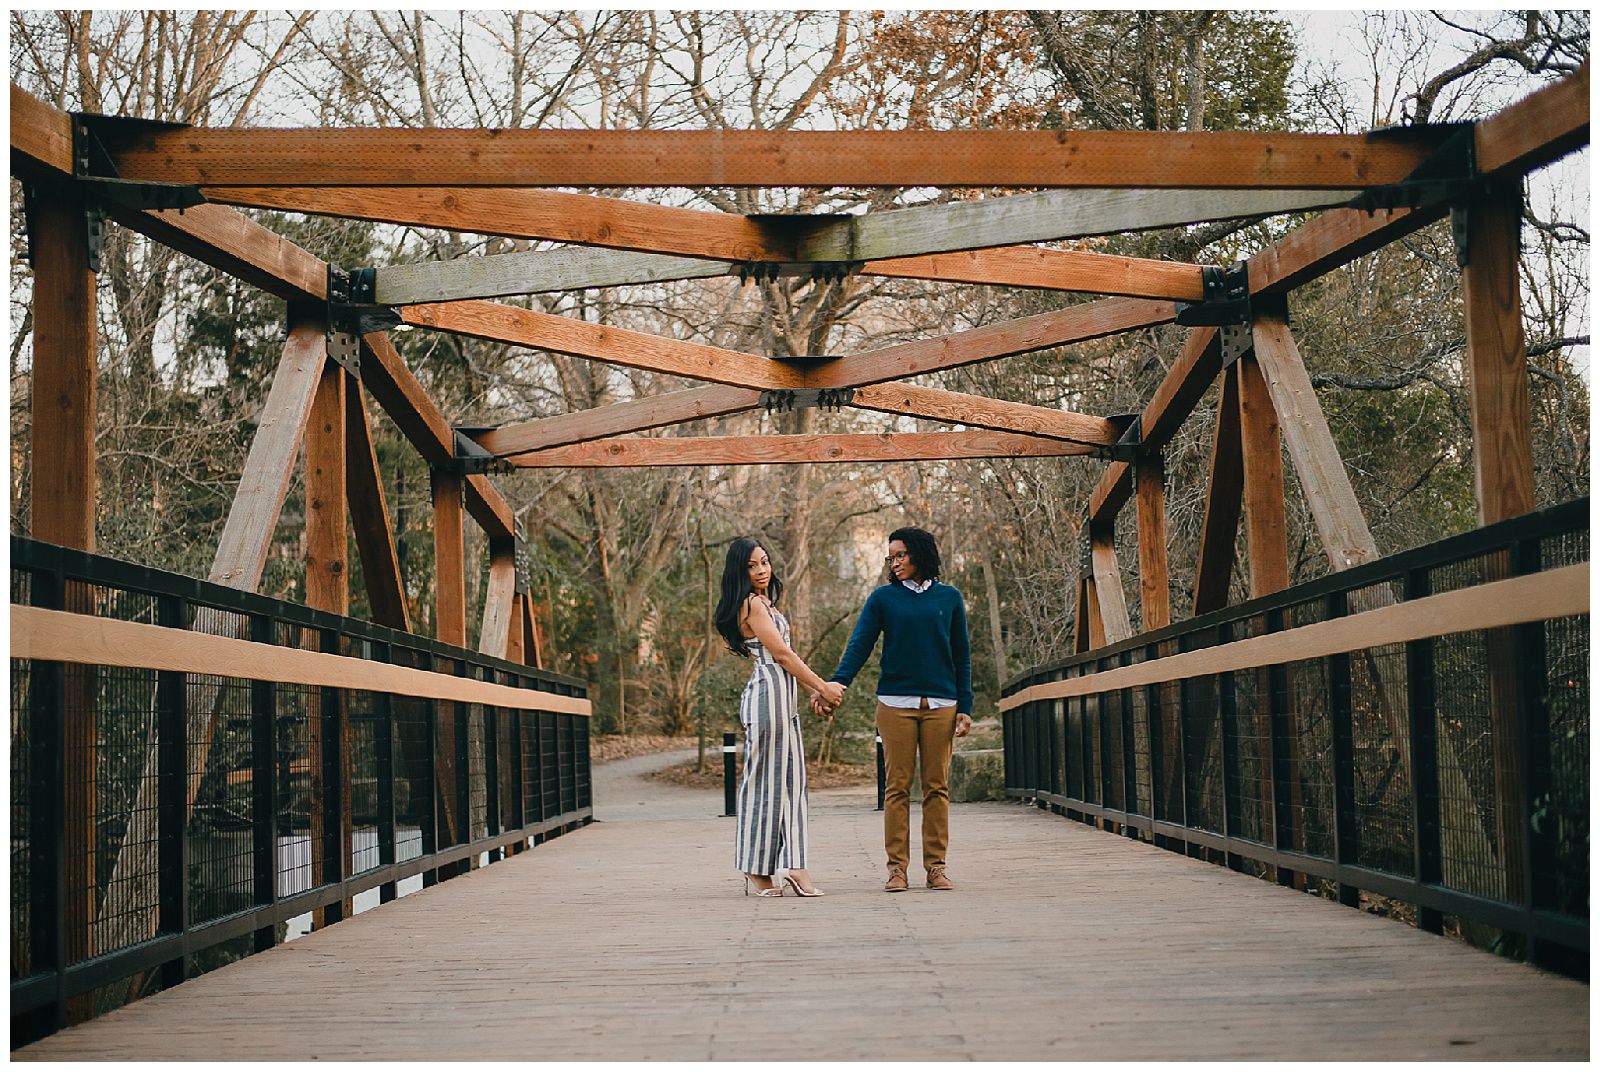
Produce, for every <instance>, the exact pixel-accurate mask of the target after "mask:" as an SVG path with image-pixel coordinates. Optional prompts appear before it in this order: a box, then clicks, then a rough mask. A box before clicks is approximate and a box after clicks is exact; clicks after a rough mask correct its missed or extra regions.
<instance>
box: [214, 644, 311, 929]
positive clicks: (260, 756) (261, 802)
mask: <svg viewBox="0 0 1600 1072" xmlns="http://www.w3.org/2000/svg"><path fill="white" fill-rule="evenodd" d="M249 621H250V626H249V627H250V639H251V640H253V641H255V642H256V643H257V644H273V643H276V638H275V637H274V635H273V634H274V632H275V623H274V622H273V620H272V619H271V618H270V617H268V616H267V615H265V614H252V615H250V619H249ZM187 763H188V756H187V754H185V756H184V770H185V774H184V782H185V785H187V782H188V773H187V770H188V768H187ZM278 764H279V756H278V686H277V683H276V682H273V681H251V682H250V795H251V812H252V814H253V816H254V822H253V824H252V827H251V830H252V832H253V845H252V850H253V853H254V857H255V897H254V898H253V900H254V902H255V904H256V905H257V906H258V907H264V906H267V905H273V904H276V903H277V901H278ZM185 810H186V811H187V800H185ZM311 851H312V852H315V851H316V846H312V850H311ZM184 885H185V886H186V887H187V885H188V882H187V880H186V881H185V882H184ZM277 941H278V928H277V927H276V926H275V925H274V926H270V927H260V928H258V929H257V930H256V932H255V949H256V952H258V953H259V952H262V951H263V950H267V949H271V948H272V947H273V946H274V945H276V944H277Z"/></svg>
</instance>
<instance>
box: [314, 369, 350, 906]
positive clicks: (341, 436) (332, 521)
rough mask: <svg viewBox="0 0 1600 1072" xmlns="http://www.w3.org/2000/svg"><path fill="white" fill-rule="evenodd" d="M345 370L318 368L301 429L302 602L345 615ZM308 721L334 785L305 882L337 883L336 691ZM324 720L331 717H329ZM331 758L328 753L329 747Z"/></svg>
mask: <svg viewBox="0 0 1600 1072" xmlns="http://www.w3.org/2000/svg"><path fill="white" fill-rule="evenodd" d="M348 378H349V373H347V372H345V370H344V369H343V368H342V367H341V366H340V365H338V364H337V363H336V362H333V361H327V362H324V363H323V366H322V374H321V376H320V377H319V378H318V380H317V389H316V393H315V394H314V395H313V396H312V399H311V414H310V418H309V419H308V420H307V422H306V429H305V464H306V545H305V546H306V551H305V560H306V605H307V606H310V607H315V608H316V609H317V610H325V611H329V612H331V613H333V614H339V615H344V614H348V613H349V612H350V571H349V568H348V566H349V564H348V561H347V559H348V556H349V526H348V524H347V523H346V510H345V503H346V489H347V484H346V475H347V474H346V442H347V441H346V438H345V418H346V413H345V397H346V394H347V392H348V391H350V390H351V389H352V388H353V385H352V384H350V383H349V382H348ZM321 691H322V695H321V696H320V697H319V703H318V705H317V707H318V711H317V713H316V714H315V715H313V716H312V717H313V718H314V719H320V720H321V721H322V725H323V727H325V728H326V730H327V732H326V733H309V734H307V740H308V743H309V744H310V745H312V748H311V749H310V754H309V755H308V756H307V759H308V761H309V762H310V764H311V769H312V770H315V771H319V772H322V771H326V772H328V773H330V774H332V775H334V776H335V777H334V778H333V779H332V781H333V782H334V784H332V785H324V786H323V787H322V788H323V792H322V794H321V799H320V800H316V799H314V800H313V802H312V807H311V844H312V845H313V846H314V847H315V848H314V850H313V852H312V854H311V883H312V885H313V886H320V885H322V884H323V883H324V882H328V881H338V880H339V879H341V878H343V877H344V875H345V873H346V871H347V870H348V869H349V856H350V838H351V836H352V827H351V821H350V725H349V717H348V716H349V711H348V710H347V707H348V704H347V703H343V702H341V700H342V699H345V698H343V697H341V696H340V694H339V690H337V689H323V690H321ZM330 716H331V717H330ZM330 748H331V749H333V750H334V754H333V755H327V754H326V752H327V750H328V749H330ZM330 816H331V817H332V818H333V819H334V820H335V821H336V822H337V824H338V826H337V836H336V837H331V836H329V835H330V834H333V833H334V831H330V830H328V829H327V827H326V825H325V824H327V822H328V821H329V818H330ZM324 844H327V845H328V846H329V849H330V851H336V854H335V855H333V858H332V859H324V858H323V857H324V855H325V854H324V853H323V852H321V851H318V850H320V849H321V847H322V846H323V845H324ZM340 907H341V909H342V911H335V912H331V913H330V912H328V911H326V910H317V911H315V912H313V914H312V920H313V923H314V924H316V925H317V926H321V925H323V924H325V923H327V922H329V921H330V919H329V917H330V916H331V917H333V918H334V919H345V918H348V917H349V915H350V905H349V903H348V901H347V902H345V903H344V904H343V905H342V906H340Z"/></svg>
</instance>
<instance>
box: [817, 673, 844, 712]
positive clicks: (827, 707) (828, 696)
mask: <svg viewBox="0 0 1600 1072" xmlns="http://www.w3.org/2000/svg"><path fill="white" fill-rule="evenodd" d="M843 702H844V686H843V685H841V684H839V682H837V681H824V682H823V683H822V688H820V689H818V690H817V691H816V692H814V693H812V694H811V710H812V711H813V712H815V713H816V715H817V717H819V718H832V717H833V712H834V709H835V708H837V707H838V706H839V704H841V703H843Z"/></svg>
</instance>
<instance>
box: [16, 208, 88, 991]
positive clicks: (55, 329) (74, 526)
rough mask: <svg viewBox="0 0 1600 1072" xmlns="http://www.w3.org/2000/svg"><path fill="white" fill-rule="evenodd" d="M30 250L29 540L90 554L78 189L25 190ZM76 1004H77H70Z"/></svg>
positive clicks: (71, 881) (79, 677)
mask: <svg viewBox="0 0 1600 1072" xmlns="http://www.w3.org/2000/svg"><path fill="white" fill-rule="evenodd" d="M28 208H29V227H30V236H29V238H30V242H31V243H32V248H33V283H34V286H33V411H32V419H33V441H32V443H31V444H30V446H31V454H30V458H29V461H30V466H31V475H32V518H31V522H32V524H31V531H32V534H33V538H34V539H36V540H43V541H45V542H46V543H54V544H60V545H62V546H64V547H75V548H78V549H80V550H84V551H93V550H94V505H95V471H94V429H95V349H96V338H95V275H94V271H93V269H92V268H91V267H90V255H89V226H90V218H89V212H88V206H87V204H86V203H85V201H84V199H83V197H82V196H81V195H79V194H78V193H77V192H76V191H73V190H68V189H63V188H60V187H56V188H39V189H36V190H34V191H31V192H30V199H29V205H28ZM41 462H42V463H43V464H41ZM64 587H65V591H64V592H63V593H62V595H63V609H65V610H69V611H78V612H90V611H91V610H92V608H90V607H89V606H87V605H86V604H87V601H88V598H89V594H88V592H87V591H86V590H85V589H84V587H83V586H81V585H77V584H71V583H69V584H67V585H65V586H64ZM92 673H93V672H92V670H91V668H89V667H81V666H69V667H67V668H66V669H65V674H64V677H63V682H62V689H63V691H62V694H61V697H60V700H61V709H60V712H59V713H58V714H57V715H56V716H54V717H60V718H61V720H62V742H61V743H62V747H63V752H62V754H63V756H64V757H65V768H64V769H65V782H64V787H63V788H64V798H65V799H64V801H63V806H64V809H65V810H64V812H63V814H62V821H63V825H64V827H65V835H66V836H65V839H64V840H65V855H66V877H65V889H64V890H63V891H62V892H63V894H64V896H65V899H66V900H65V909H66V913H65V914H66V929H67V943H66V944H67V948H66V957H67V961H68V962H69V963H72V962H76V961H80V960H83V959H85V958H87V957H89V956H91V955H92V954H93V953H94V947H93V941H92V937H91V934H92V931H93V928H94V920H95V905H96V903H97V901H98V900H99V897H98V891H97V882H96V878H95V857H96V855H97V853H96V845H95V841H96V828H95V814H96V811H97V810H98V808H97V803H96V777H95V772H96V770H97V768H98V766H99V764H98V762H97V760H96V757H95V747H96V733H95V711H94V696H95V692H96V689H95V686H94V679H93V676H92ZM75 1004H77V1003H75Z"/></svg>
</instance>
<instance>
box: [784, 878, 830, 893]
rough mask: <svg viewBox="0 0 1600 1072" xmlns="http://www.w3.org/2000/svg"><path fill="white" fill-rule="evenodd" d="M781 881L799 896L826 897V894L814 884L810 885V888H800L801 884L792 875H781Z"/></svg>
mask: <svg viewBox="0 0 1600 1072" xmlns="http://www.w3.org/2000/svg"><path fill="white" fill-rule="evenodd" d="M783 881H784V884H785V885H786V886H788V887H789V888H790V889H792V890H794V892H795V894H796V895H797V896H800V897H826V896H827V894H825V893H823V892H822V891H821V890H819V889H817V888H816V887H815V886H813V887H811V889H810V890H805V889H802V888H801V886H800V883H799V882H797V881H795V877H794V876H793V875H784V876H783Z"/></svg>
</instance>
